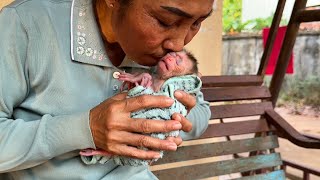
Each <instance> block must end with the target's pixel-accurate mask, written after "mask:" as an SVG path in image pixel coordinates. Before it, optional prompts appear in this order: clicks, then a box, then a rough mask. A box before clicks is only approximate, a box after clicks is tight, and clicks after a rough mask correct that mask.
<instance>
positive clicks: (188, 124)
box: [172, 113, 192, 132]
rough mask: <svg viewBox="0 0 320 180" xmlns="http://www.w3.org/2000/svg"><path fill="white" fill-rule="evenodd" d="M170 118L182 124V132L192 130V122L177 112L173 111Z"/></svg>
mask: <svg viewBox="0 0 320 180" xmlns="http://www.w3.org/2000/svg"><path fill="white" fill-rule="evenodd" d="M172 120H175V121H179V122H180V123H181V125H182V128H181V129H182V130H183V131H184V132H190V131H191V130H192V123H191V122H190V121H189V120H188V119H187V118H186V117H184V116H182V115H181V114H179V113H174V114H173V115H172Z"/></svg>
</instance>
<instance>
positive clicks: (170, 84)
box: [81, 75, 202, 166]
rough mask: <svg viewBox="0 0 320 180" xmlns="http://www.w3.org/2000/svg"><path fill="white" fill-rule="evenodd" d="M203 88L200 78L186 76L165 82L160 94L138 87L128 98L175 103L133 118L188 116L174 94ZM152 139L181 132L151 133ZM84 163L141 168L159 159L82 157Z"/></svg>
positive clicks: (175, 135)
mask: <svg viewBox="0 0 320 180" xmlns="http://www.w3.org/2000/svg"><path fill="white" fill-rule="evenodd" d="M201 86H202V82H201V80H200V78H199V77H198V76H195V75H185V76H178V77H172V78H170V79H168V80H166V81H165V82H164V84H163V85H162V87H161V88H160V90H159V91H158V92H154V91H153V90H152V89H151V88H145V87H143V86H136V87H134V88H132V89H131V90H129V91H128V96H127V97H128V98H131V97H136V96H140V95H156V96H158V95H164V96H168V97H170V98H172V99H174V103H173V104H172V105H171V106H170V107H169V108H149V109H143V110H140V111H137V112H133V113H131V117H132V118H144V119H154V120H164V121H166V120H171V116H172V115H173V114H174V113H180V114H182V115H183V116H186V115H187V113H188V112H187V109H186V107H185V106H184V105H183V104H181V103H180V102H179V101H177V100H176V99H175V97H174V92H175V91H176V90H183V91H185V92H187V93H189V94H197V92H199V91H200V89H201ZM148 135H150V136H152V137H155V138H158V139H166V138H167V137H170V136H171V137H177V136H178V135H179V131H172V132H169V133H151V134H148ZM138 148H140V149H144V150H148V149H147V148H144V147H138ZM160 154H161V158H162V156H163V151H160ZM81 159H82V161H83V162H84V163H85V164H88V165H90V164H96V163H100V164H105V163H107V162H108V161H109V160H111V159H112V160H113V161H114V163H115V164H117V165H130V166H140V165H145V166H147V165H148V164H150V163H152V162H154V161H157V160H158V159H152V160H141V159H135V158H130V157H125V156H116V155H114V156H101V155H95V156H81Z"/></svg>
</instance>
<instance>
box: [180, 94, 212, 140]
mask: <svg viewBox="0 0 320 180" xmlns="http://www.w3.org/2000/svg"><path fill="white" fill-rule="evenodd" d="M178 93H181V95H178ZM175 97H176V98H177V99H178V100H179V101H180V102H181V103H182V104H184V105H185V106H186V107H187V109H189V110H190V109H191V110H190V112H189V114H188V115H187V117H186V118H184V117H183V116H181V117H180V119H182V121H184V123H182V124H184V125H185V127H183V128H182V129H183V130H185V131H183V132H181V133H180V136H181V138H182V139H183V140H189V139H195V138H198V137H199V136H201V135H202V133H203V132H204V131H205V130H206V129H207V127H208V123H209V120H210V117H211V111H210V107H209V103H208V102H207V101H204V99H203V94H202V92H198V93H197V95H196V97H194V96H192V95H190V94H187V93H185V92H183V91H179V92H176V93H175ZM174 117H175V116H174ZM190 126H191V127H190ZM190 128H192V130H191V131H189V130H190Z"/></svg>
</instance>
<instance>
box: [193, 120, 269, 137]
mask: <svg viewBox="0 0 320 180" xmlns="http://www.w3.org/2000/svg"><path fill="white" fill-rule="evenodd" d="M272 130H273V129H270V128H269V126H268V123H267V121H266V120H265V119H261V120H250V121H238V122H228V123H221V124H210V125H209V127H208V128H207V130H206V131H205V132H204V133H203V134H202V136H201V137H200V138H199V139H204V138H212V137H224V136H232V135H241V134H250V133H258V132H267V131H272Z"/></svg>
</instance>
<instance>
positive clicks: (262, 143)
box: [153, 136, 279, 165]
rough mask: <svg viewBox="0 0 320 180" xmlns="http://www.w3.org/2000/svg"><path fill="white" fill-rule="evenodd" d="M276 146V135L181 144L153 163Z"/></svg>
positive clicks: (277, 145)
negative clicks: (208, 142) (187, 144)
mask: <svg viewBox="0 0 320 180" xmlns="http://www.w3.org/2000/svg"><path fill="white" fill-rule="evenodd" d="M277 147H279V144H278V139H277V136H267V137H257V138H250V139H242V140H233V141H225V142H217V143H210V144H199V145H191V146H183V147H180V148H179V149H178V151H177V152H168V153H165V155H164V158H163V159H159V160H158V161H157V162H155V163H154V164H153V165H159V164H165V163H173V162H180V161H187V160H194V159H200V158H207V157H214V156H221V155H228V154H236V153H243V152H252V151H260V150H266V149H274V148H277Z"/></svg>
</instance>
